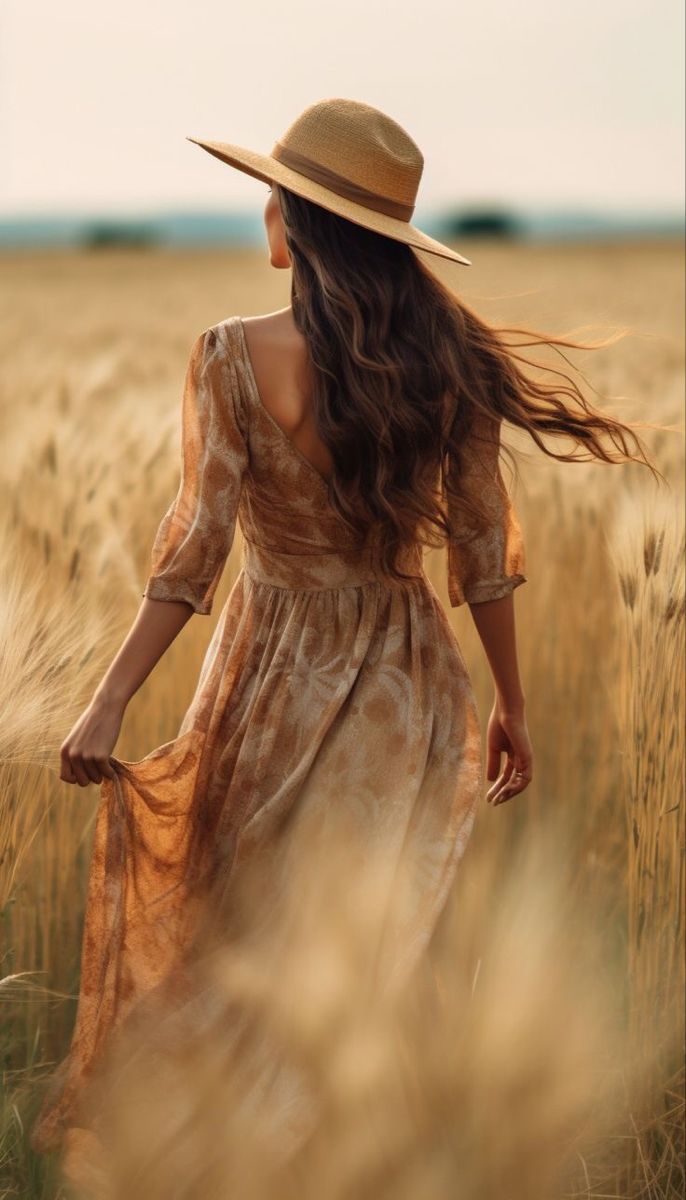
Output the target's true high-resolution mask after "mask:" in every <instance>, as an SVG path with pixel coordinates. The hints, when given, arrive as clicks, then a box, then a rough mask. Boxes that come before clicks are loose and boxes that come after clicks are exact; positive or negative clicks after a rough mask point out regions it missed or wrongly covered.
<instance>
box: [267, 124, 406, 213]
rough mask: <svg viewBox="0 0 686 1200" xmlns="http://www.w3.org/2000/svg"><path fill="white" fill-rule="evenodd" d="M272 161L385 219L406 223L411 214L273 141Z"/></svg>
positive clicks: (304, 155)
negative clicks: (276, 160)
mask: <svg viewBox="0 0 686 1200" xmlns="http://www.w3.org/2000/svg"><path fill="white" fill-rule="evenodd" d="M272 158H276V159H278V160H279V162H282V163H283V165H284V166H285V167H290V168H291V170H292V171H297V172H298V174H299V175H304V176H305V177H306V178H307V179H311V180H312V182H313V183H321V185H322V187H325V188H329V189H330V190H331V191H332V192H337V193H338V195H339V196H343V197H344V198H345V199H346V200H352V201H353V203H354V204H362V205H363V206H364V207H365V208H373V209H374V211H375V212H380V213H384V215H385V216H387V217H397V219H398V220H399V221H409V219H410V217H411V216H412V213H413V212H414V207H415V206H414V204H401V203H400V202H399V201H397V200H389V198H388V196H380V195H379V194H378V192H370V191H368V189H367V188H363V187H360V186H359V184H357V183H351V181H350V180H349V179H346V178H345V177H344V176H343V175H339V174H338V173H337V172H336V171H331V170H330V169H329V168H328V167H323V166H322V165H321V163H318V162H315V161H314V159H312V158H308V157H307V155H306V154H299V153H298V151H297V150H291V149H290V148H289V147H288V146H282V145H281V142H276V144H275V146H274V149H273V150H272Z"/></svg>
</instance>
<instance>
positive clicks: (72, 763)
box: [60, 749, 116, 787]
mask: <svg viewBox="0 0 686 1200" xmlns="http://www.w3.org/2000/svg"><path fill="white" fill-rule="evenodd" d="M115 774H116V772H115V770H114V768H113V766H112V764H111V762H110V760H109V757H108V758H104V757H100V756H95V755H86V754H82V753H81V752H80V751H78V750H72V751H68V750H66V749H62V750H61V751H60V779H62V780H63V781H64V783H77V784H78V785H79V787H88V785H89V784H90V783H102V780H103V776H105V777H106V778H107V779H114V777H115Z"/></svg>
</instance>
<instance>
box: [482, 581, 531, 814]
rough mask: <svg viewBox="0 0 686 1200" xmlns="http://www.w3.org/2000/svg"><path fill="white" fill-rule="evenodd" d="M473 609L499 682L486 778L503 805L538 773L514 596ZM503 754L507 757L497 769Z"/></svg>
mask: <svg viewBox="0 0 686 1200" xmlns="http://www.w3.org/2000/svg"><path fill="white" fill-rule="evenodd" d="M469 609H470V612H471V614H472V617H473V619H474V624H475V626H476V629H477V632H478V634H479V637H480V638H481V642H482V644H483V647H484V651H485V653H486V657H487V659H488V662H489V664H490V667H491V672H492V675H493V682H494V684H495V700H494V704H493V709H492V712H491V715H490V718H489V722H488V733H487V751H488V758H487V768H486V778H487V779H489V780H495V783H494V785H493V787H492V788H490V789H489V791H488V793H487V795H486V800H487V801H489V802H490V801H492V802H493V803H494V804H500V803H502V801H503V800H509V799H510V798H511V797H512V796H515V795H516V794H517V793H518V792H521V791H523V790H524V788H525V787H526V786H527V784H529V783H530V782H531V778H532V773H533V752H532V748H531V739H530V737H529V731H528V729H527V724H526V717H525V715H524V703H525V697H524V690H523V688H522V683H521V680H520V677H519V665H518V662H517V643H516V637H515V617H514V597H513V594H512V592H511V591H510V592H508V593H507V594H506V595H505V596H501V597H500V598H499V599H498V600H484V601H481V602H480V603H478V604H470V606H469ZM502 753H505V755H506V756H507V757H506V762H505V766H504V767H503V770H502V772H501V773H500V774H498V772H499V771H500V755H501V754H502ZM496 777H497V778H496Z"/></svg>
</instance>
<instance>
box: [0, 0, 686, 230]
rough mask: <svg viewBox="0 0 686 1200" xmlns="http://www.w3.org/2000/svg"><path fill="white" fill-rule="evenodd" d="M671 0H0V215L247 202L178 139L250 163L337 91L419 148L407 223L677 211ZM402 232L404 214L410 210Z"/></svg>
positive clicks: (679, 146)
mask: <svg viewBox="0 0 686 1200" xmlns="http://www.w3.org/2000/svg"><path fill="white" fill-rule="evenodd" d="M683 9H684V5H683V0H573V3H572V2H570V0H469V3H465V2H464V0H418V2H416V3H410V2H409V0H346V2H345V3H341V2H340V0H287V2H286V0H281V2H279V3H276V2H275V0H257V2H254V0H243V2H241V3H238V2H236V0H233V2H232V0H221V2H219V0H197V2H195V3H190V2H189V0H165V3H159V2H158V0H115V3H108V4H104V3H102V0H100V2H99V0H60V2H59V3H55V0H40V2H38V3H36V2H32V0H0V164H1V165H0V215H2V216H9V215H13V216H19V215H23V216H29V215H34V214H39V213H41V214H46V215H47V214H54V213H68V212H74V211H77V212H93V213H98V212H100V213H106V212H107V213H122V214H123V213H127V214H131V213H136V212H143V211H155V210H158V209H160V208H163V209H178V208H181V209H186V208H194V209H197V208H201V209H210V210H215V211H227V210H232V209H246V208H250V207H257V206H260V207H261V206H263V205H264V202H265V200H266V197H267V192H266V187H267V185H265V184H263V183H262V182H261V181H259V180H256V179H253V178H251V177H250V176H247V175H244V174H242V173H241V172H240V171H237V170H234V169H233V168H231V167H229V166H227V165H226V164H224V163H221V162H220V161H219V160H218V159H216V158H213V157H212V156H211V155H209V154H207V153H206V151H204V150H202V149H201V148H200V147H199V146H195V145H193V144H192V143H191V142H188V141H186V136H187V135H188V136H191V137H199V138H204V139H208V140H214V141H227V142H233V143H237V144H238V145H241V146H248V147H250V148H252V149H255V150H258V151H261V152H264V153H269V151H270V150H271V148H272V146H273V144H274V142H275V141H276V140H277V138H278V137H279V136H280V134H281V133H283V132H285V130H286V129H287V128H288V126H289V125H290V123H291V121H293V120H294V119H295V118H296V117H297V116H298V114H299V113H300V112H302V111H303V109H305V108H306V107H307V106H308V105H310V104H312V103H314V102H315V101H317V100H321V99H325V98H327V97H333V96H345V97H349V98H352V99H356V100H362V101H364V102H365V103H367V104H372V105H374V106H375V107H377V108H380V109H383V111H384V112H386V113H388V114H389V115H390V116H392V117H393V118H394V119H395V120H396V121H398V122H399V123H400V124H401V125H402V126H403V127H404V128H405V129H406V130H407V132H408V133H409V134H410V135H411V136H412V137H413V138H414V140H415V141H416V142H417V144H418V145H419V146H420V148H421V150H422V153H423V155H424V160H425V164H424V174H423V177H422V180H421V183H420V188H419V195H418V200H417V211H420V209H421V208H434V207H435V208H439V207H442V206H443V205H446V204H456V205H459V204H471V203H484V202H486V203H505V204H513V205H516V206H520V205H521V206H535V207H541V208H548V207H555V206H565V207H567V206H574V207H576V206H583V207H588V208H591V209H593V210H595V211H604V210H609V211H615V212H617V211H619V212H632V211H638V210H645V209H650V210H652V211H661V212H672V213H674V212H676V213H678V212H679V209H680V208H681V207H682V205H683V202H684V201H683V197H684V140H685V132H684V108H685V104H684V61H683V56H684V14H683ZM415 215H416V214H415Z"/></svg>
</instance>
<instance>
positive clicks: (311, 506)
mask: <svg viewBox="0 0 686 1200" xmlns="http://www.w3.org/2000/svg"><path fill="white" fill-rule="evenodd" d="M497 449H498V443H497V442H496V443H494V447H493V453H492V455H491V457H490V458H483V457H478V456H475V459H474V463H473V464H471V465H468V469H467V474H466V477H465V481H464V482H465V487H472V488H474V489H478V491H479V494H480V496H481V498H482V499H484V500H486V501H488V502H489V505H490V509H491V511H492V525H491V528H490V529H489V531H488V533H487V534H486V535H485V536H484V537H481V538H479V539H478V540H477V541H476V542H472V543H470V544H466V543H465V544H462V543H460V542H458V541H455V542H451V543H450V544H449V546H448V551H447V570H448V594H449V599H450V603H451V605H453V606H456V605H459V604H462V603H464V602H465V601H466V602H469V603H473V602H479V601H483V600H490V599H495V598H497V597H499V596H503V595H505V594H506V593H507V592H509V591H511V590H512V589H513V588H515V587H517V586H518V585H519V584H521V583H523V582H525V576H524V575H523V574H522V571H523V569H524V547H523V540H522V534H521V530H520V526H519V523H518V520H517V517H516V514H515V512H514V509H513V506H512V503H511V501H510V499H509V497H508V495H507V492H506V490H505V489H504V486H503V484H502V479H501V476H500V472H499V466H498V454H497ZM237 521H238V522H239V523H240V528H241V531H242V540H243V561H242V566H241V570H240V572H239V574H238V577H237V579H236V581H235V583H234V585H233V587H232V589H231V592H230V594H229V596H228V597H227V600H226V603H225V604H224V607H223V609H222V612H221V614H220V616H219V620H218V623H217V625H216V627H215V629H214V633H213V636H212V638H211V641H210V643H209V645H208V649H207V651H206V655H205V658H204V662H203V665H202V669H201V671H200V676H199V680H198V683H197V687H196V691H195V695H194V697H193V699H192V701H191V704H190V706H189V708H188V711H187V712H186V714H185V716H184V718H183V721H182V723H181V727H180V729H179V731H178V734H177V736H176V737H175V738H173V739H172V740H171V741H170V742H167V743H166V744H165V745H163V746H160V747H158V748H156V749H154V750H152V751H151V752H150V753H149V754H147V755H146V756H145V758H143V759H141V760H139V761H137V762H127V761H124V760H120V759H116V758H114V757H113V758H112V763H113V765H115V768H116V772H117V778H116V780H115V781H112V780H109V779H104V780H103V782H102V784H101V800H100V806H99V811H98V816H97V825H96V830H95V836H94V845H93V853H92V860H91V866H90V876H89V885H88V896H87V905H86V914H85V926H84V933H83V947H82V961H81V984H80V994H79V1003H78V1010H77V1017H76V1024H75V1029H74V1034H73V1040H72V1044H71V1048H70V1051H69V1054H68V1056H67V1058H66V1059H65V1060H64V1061H63V1062H62V1063H61V1064H60V1066H59V1068H58V1070H57V1072H56V1073H55V1075H54V1078H53V1081H52V1087H51V1090H50V1092H49V1093H48V1095H47V1096H46V1097H45V1101H44V1104H43V1108H42V1111H41V1113H40V1114H39V1118H38V1119H37V1121H36V1124H35V1126H34V1129H33V1131H32V1139H33V1143H34V1145H35V1146H36V1147H37V1148H38V1149H44V1148H48V1147H54V1146H56V1145H58V1144H60V1142H61V1141H62V1140H63V1139H64V1136H65V1133H66V1132H67V1130H68V1129H69V1128H70V1126H71V1125H72V1124H73V1123H74V1121H75V1120H76V1117H75V1112H76V1109H77V1106H78V1099H79V1095H80V1092H81V1088H82V1085H83V1082H84V1079H85V1078H86V1077H87V1075H88V1073H89V1070H90V1067H91V1065H92V1063H93V1062H94V1061H95V1060H96V1059H97V1057H98V1055H99V1053H100V1051H101V1049H102V1048H103V1047H104V1045H105V1043H106V1040H107V1038H108V1035H109V1033H110V1032H111V1031H112V1030H113V1029H114V1027H115V1026H117V1025H118V1024H119V1022H120V1021H121V1020H122V1018H123V1017H124V1016H125V1015H126V1014H127V1012H129V1011H130V1010H131V1009H132V1007H133V1006H135V1003H136V1001H137V1000H138V999H140V998H142V997H144V996H145V995H146V994H147V993H148V992H149V991H150V990H151V989H153V988H154V987H155V986H156V985H157V984H158V983H159V982H160V981H161V980H163V979H164V978H165V976H167V975H169V973H170V972H172V971H173V970H174V968H175V965H176V964H178V962H179V960H180V956H181V955H182V954H183V952H184V950H185V949H186V948H187V946H188V944H189V941H190V940H191V939H192V936H193V928H194V926H193V922H194V919H195V909H194V897H195V895H196V892H197V888H196V884H197V881H198V880H199V879H201V878H202V879H203V880H205V881H206V882H208V883H210V885H211V886H212V887H213V888H214V889H215V892H216V893H217V894H219V893H220V892H221V893H222V894H223V895H224V896H225V897H226V895H228V894H230V893H229V892H227V885H228V884H229V883H231V882H236V881H237V880H239V878H240V874H241V871H242V870H243V868H244V866H246V865H247V866H249V865H250V862H251V860H252V858H253V856H254V855H255V854H257V853H259V852H260V851H261V850H262V849H264V848H265V847H268V846H269V843H270V841H271V840H272V839H276V838H278V837H280V836H282V834H283V832H284V831H285V830H287V829H288V824H289V821H290V820H291V819H292V817H293V814H295V813H296V812H297V811H302V810H303V809H311V810H316V809H317V807H318V806H319V807H320V808H321V809H322V811H323V812H324V810H325V809H326V807H327V806H328V807H329V808H331V806H335V808H336V811H337V812H340V811H341V810H343V809H345V811H346V812H347V814H348V815H349V817H350V819H351V821H352V822H353V823H354V824H355V826H356V827H357V828H358V829H359V830H360V831H361V832H362V834H363V836H364V838H367V839H369V842H370V844H371V843H374V844H375V845H382V846H383V853H384V861H385V862H386V863H387V864H388V871H389V879H391V878H392V876H393V874H394V873H395V872H396V871H397V870H398V869H399V868H400V867H401V866H402V865H404V866H405V867H406V868H408V869H409V871H410V872H411V878H412V881H413V885H412V893H411V894H412V897H413V902H412V904H411V905H410V906H409V908H408V906H405V907H403V908H402V909H399V910H398V914H397V916H395V917H391V919H390V924H389V928H388V930H387V941H386V943H385V944H386V947H387V958H386V962H387V964H388V968H389V970H390V971H392V972H395V973H396V974H397V975H398V976H403V975H405V974H406V973H407V972H409V970H410V969H411V967H412V965H413V964H414V963H415V962H416V961H417V959H418V957H419V956H420V954H421V952H422V950H423V949H424V948H425V946H426V944H427V942H428V940H429V938H430V936H431V933H432V931H433V929H434V927H435V925H436V922H437V919H438V917H439V915H440V912H441V910H442V908H443V906H444V903H445V900H446V897H447V894H448V890H449V888H450V885H451V881H452V880H453V877H454V873H455V868H456V865H457V863H458V860H459V859H460V856H461V855H462V853H463V851H464V848H465V844H466V842H467V839H468V837H469V834H470V831H471V829H472V825H473V821H474V817H475V808H476V804H477V800H478V797H479V795H480V791H481V786H482V754H481V738H480V729H479V722H478V714H477V710H476V705H475V701H474V695H473V692H472V686H471V682H470V678H469V675H468V673H467V670H466V666H465V662H464V659H463V656H462V653H461V651H460V648H459V646H458V643H457V640H456V638H455V635H454V633H453V631H452V629H451V626H450V624H449V622H448V619H447V616H446V614H445V612H444V609H443V607H442V605H441V602H440V600H439V597H438V595H437V593H436V591H435V589H434V588H433V586H432V585H431V583H430V582H429V580H428V578H427V576H426V574H425V573H424V570H423V566H422V551H421V546H420V545H416V546H414V547H412V548H411V549H410V550H409V551H407V552H406V553H405V556H404V558H401V559H400V560H399V561H400V565H401V567H402V569H403V570H404V572H405V573H406V574H409V575H411V578H410V579H409V580H405V581H402V582H396V581H394V580H392V579H390V578H389V577H388V576H384V575H383V574H380V573H379V571H378V570H377V569H376V566H375V558H374V554H373V548H372V546H371V544H367V543H365V545H363V546H361V545H360V544H359V541H356V540H355V538H354V536H353V534H352V532H351V531H350V530H349V529H348V527H347V526H346V525H345V524H344V522H343V521H342V520H341V519H340V518H339V516H338V514H337V513H336V512H335V511H334V510H333V508H332V507H331V506H330V504H329V503H328V499H327V483H326V480H325V479H324V477H323V475H321V474H320V473H319V471H318V470H317V469H316V468H315V467H314V466H313V465H312V464H311V463H310V461H309V460H308V459H307V458H306V457H304V456H303V454H302V453H301V452H300V451H299V450H298V449H297V448H296V446H295V445H294V443H293V442H292V441H291V440H290V439H289V438H288V436H287V435H286V433H285V432H284V431H283V430H282V429H281V427H280V426H279V424H278V423H277V422H276V421H275V419H274V418H273V417H272V416H271V414H270V413H269V412H268V411H267V409H266V408H265V407H264V405H263V404H262V402H261V400H260V396H259V393H258V389H257V384H256V380H255V376H254V373H253V370H252V366H251V361H250V357H249V354H248V349H247V343H246V339H245V334H244V329H243V323H242V320H241V318H240V317H238V316H233V317H229V318H227V319H226V320H224V321H221V322H219V323H218V324H216V325H213V326H211V327H210V328H207V329H206V330H204V331H203V332H202V333H201V334H200V335H199V336H198V337H197V339H196V341H195V343H194V345H193V347H192V351H191V354H190V360H189V363H188V368H187V372H186V380H185V386H184V392H183V408H182V472H181V482H180V485H179V489H178V493H177V495H176V496H175V498H174V500H173V501H172V503H171V504H170V506H169V508H168V510H167V512H166V513H165V514H164V516H163V518H162V520H161V522H160V524H159V528H158V531H157V534H156V537H155V540H154V544H153V548H152V555H151V569H150V573H149V576H148V578H147V581H146V583H145V588H144V592H143V594H144V595H145V596H148V597H150V598H152V599H154V600H162V601H164V600H183V601H186V602H187V603H188V604H190V605H191V606H192V608H193V610H194V611H195V612H196V613H200V614H204V615H208V614H210V613H211V612H212V607H213V598H214V595H215V591H216V588H217V584H218V582H219V579H220V576H221V573H222V569H223V567H224V564H225V562H226V559H227V557H228V554H229V551H230V550H231V546H232V543H233V539H234V532H235V527H236V522H237ZM332 811H333V810H332ZM223 911H225V912H227V911H228V909H227V908H226V907H225V908H224V910H223Z"/></svg>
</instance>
